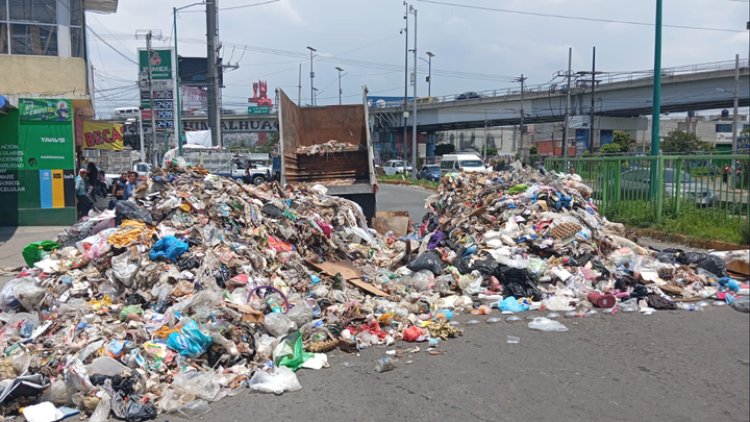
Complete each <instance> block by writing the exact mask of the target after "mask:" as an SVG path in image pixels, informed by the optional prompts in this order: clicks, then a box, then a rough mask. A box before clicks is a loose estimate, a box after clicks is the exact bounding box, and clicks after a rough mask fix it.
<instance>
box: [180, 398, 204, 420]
mask: <svg viewBox="0 0 750 422" xmlns="http://www.w3.org/2000/svg"><path fill="white" fill-rule="evenodd" d="M177 413H178V414H179V415H180V416H182V417H183V418H185V419H196V418H200V417H202V416H205V415H207V414H209V413H211V407H210V406H209V405H208V402H207V401H205V400H193V401H191V402H190V403H186V404H184V405H182V406H180V407H179V408H178V409H177Z"/></svg>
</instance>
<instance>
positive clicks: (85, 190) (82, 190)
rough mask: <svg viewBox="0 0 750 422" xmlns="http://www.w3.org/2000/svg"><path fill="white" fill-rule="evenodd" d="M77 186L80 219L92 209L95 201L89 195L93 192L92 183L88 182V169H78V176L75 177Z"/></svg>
mask: <svg viewBox="0 0 750 422" xmlns="http://www.w3.org/2000/svg"><path fill="white" fill-rule="evenodd" d="M75 188H76V199H77V201H76V202H77V204H76V205H77V208H78V218H79V219H80V218H81V217H83V216H84V215H88V213H89V210H91V207H93V205H94V202H93V201H92V200H91V197H90V196H89V194H90V193H91V185H90V184H89V182H88V171H87V170H86V169H80V170H78V176H76V179H75Z"/></svg>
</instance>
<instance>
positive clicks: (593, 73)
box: [589, 47, 596, 152]
mask: <svg viewBox="0 0 750 422" xmlns="http://www.w3.org/2000/svg"><path fill="white" fill-rule="evenodd" d="M595 92H596V47H593V49H592V52H591V109H590V110H589V114H590V116H589V120H590V121H589V152H594V109H595V108H596V97H595V96H594V93H595Z"/></svg>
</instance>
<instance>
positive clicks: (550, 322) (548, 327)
mask: <svg viewBox="0 0 750 422" xmlns="http://www.w3.org/2000/svg"><path fill="white" fill-rule="evenodd" d="M529 328H530V329H532V330H538V331H555V332H565V331H568V327H566V326H564V325H562V323H560V321H555V320H554V319H549V318H544V317H538V318H534V320H532V321H531V322H530V323H529Z"/></svg>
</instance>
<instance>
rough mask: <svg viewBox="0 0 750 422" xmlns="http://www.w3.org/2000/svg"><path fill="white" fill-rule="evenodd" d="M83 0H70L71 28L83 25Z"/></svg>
mask: <svg viewBox="0 0 750 422" xmlns="http://www.w3.org/2000/svg"><path fill="white" fill-rule="evenodd" d="M82 3H83V0H70V26H82V25H83V5H82Z"/></svg>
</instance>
